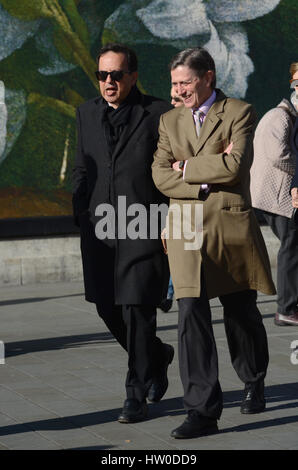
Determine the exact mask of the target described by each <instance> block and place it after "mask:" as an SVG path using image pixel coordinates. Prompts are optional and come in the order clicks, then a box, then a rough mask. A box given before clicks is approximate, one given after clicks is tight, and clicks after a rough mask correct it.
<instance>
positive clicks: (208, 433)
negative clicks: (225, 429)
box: [171, 426, 219, 439]
mask: <svg viewBox="0 0 298 470" xmlns="http://www.w3.org/2000/svg"><path fill="white" fill-rule="evenodd" d="M218 433H219V430H218V427H217V426H216V428H210V429H208V430H207V429H206V430H205V431H204V430H202V431H200V432H198V433H194V434H192V435H191V436H181V435H180V436H179V435H178V436H173V435H172V434H171V437H173V438H174V439H195V438H198V437H203V436H211V435H212V434H218Z"/></svg>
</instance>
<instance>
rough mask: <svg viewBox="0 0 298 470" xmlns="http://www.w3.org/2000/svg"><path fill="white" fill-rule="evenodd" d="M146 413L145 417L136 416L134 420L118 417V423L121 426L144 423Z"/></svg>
mask: <svg viewBox="0 0 298 470" xmlns="http://www.w3.org/2000/svg"><path fill="white" fill-rule="evenodd" d="M147 416H148V415H147V413H146V415H143V416H136V417H135V418H125V417H124V416H123V418H121V417H119V418H118V423H121V424H130V423H139V422H141V421H145V420H146V419H147Z"/></svg>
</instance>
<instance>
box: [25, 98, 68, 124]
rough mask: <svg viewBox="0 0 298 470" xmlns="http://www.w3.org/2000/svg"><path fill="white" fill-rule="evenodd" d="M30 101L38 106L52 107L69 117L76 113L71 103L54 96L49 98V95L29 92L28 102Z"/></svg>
mask: <svg viewBox="0 0 298 470" xmlns="http://www.w3.org/2000/svg"><path fill="white" fill-rule="evenodd" d="M32 103H35V104H37V105H38V106H42V107H49V108H52V109H54V110H55V111H58V112H59V113H60V114H64V115H65V116H68V117H71V118H75V115H76V110H75V108H74V107H73V106H72V105H70V104H67V103H65V102H64V101H61V100H57V99H55V98H50V97H49V96H42V95H40V94H38V93H30V94H29V96H28V104H32Z"/></svg>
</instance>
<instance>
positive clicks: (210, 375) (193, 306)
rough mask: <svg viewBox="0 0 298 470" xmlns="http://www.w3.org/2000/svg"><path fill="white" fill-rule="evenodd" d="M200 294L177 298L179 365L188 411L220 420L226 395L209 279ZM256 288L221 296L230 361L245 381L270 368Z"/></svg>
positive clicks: (259, 379) (251, 379)
mask: <svg viewBox="0 0 298 470" xmlns="http://www.w3.org/2000/svg"><path fill="white" fill-rule="evenodd" d="M201 291H202V293H201V297H199V298H182V299H179V300H178V305H179V320H178V352H179V367H180V376H181V380H182V385H183V389H184V406H185V408H186V410H191V409H195V410H197V411H198V412H199V413H200V414H201V415H202V416H207V417H210V418H215V419H219V418H220V415H221V412H222V408H223V399H222V391H221V387H220V384H219V381H218V357H217V350H216V344H215V340H214V334H213V328H212V323H211V310H210V305H209V301H208V298H207V295H206V289H205V287H204V283H203V285H202V289H201ZM256 299H257V293H256V291H253V290H246V291H242V292H237V293H233V294H229V295H224V296H221V297H220V302H221V303H222V305H223V307H224V325H225V331H226V335H227V341H228V346H229V351H230V355H231V360H232V364H233V367H234V369H235V370H236V372H237V374H238V376H239V378H240V379H241V380H242V381H243V382H244V383H249V382H250V383H253V382H255V383H256V382H258V381H261V380H263V379H264V377H265V375H266V371H267V367H268V360H269V355H268V344H267V335H266V331H265V328H264V325H263V321H262V317H261V314H260V312H259V310H258V308H257V305H256Z"/></svg>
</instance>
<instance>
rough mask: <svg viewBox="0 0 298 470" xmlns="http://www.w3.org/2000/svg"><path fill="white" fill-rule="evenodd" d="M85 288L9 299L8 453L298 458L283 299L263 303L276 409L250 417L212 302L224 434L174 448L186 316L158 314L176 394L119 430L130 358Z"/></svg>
mask: <svg viewBox="0 0 298 470" xmlns="http://www.w3.org/2000/svg"><path fill="white" fill-rule="evenodd" d="M82 292H83V287H82V284H81V283H59V284H53V283H51V284H39V285H30V286H22V287H16V288H15V287H7V288H2V289H0V319H1V321H0V325H1V327H0V340H1V341H3V342H4V344H5V352H6V358H5V364H0V449H3V450H4V449H25V450H29V449H34V450H38V449H43V450H50V449H53V450H54V449H97V450H123V449H124V450H135V449H142V450H144V449H151V450H169V451H175V450H179V449H180V450H186V449H189V450H203V449H205V450H216V449H218V450H219V449H225V450H235V449H237V450H239V449H263V450H264V449H276V450H282V449H284V450H285V449H298V439H297V424H298V384H297V376H298V375H297V374H298V364H297V365H295V364H292V363H291V361H290V354H291V350H290V344H291V342H292V341H294V340H298V328H296V327H276V326H275V325H274V324H273V316H274V312H275V297H268V296H264V295H259V299H258V302H259V307H260V310H261V312H262V314H263V318H264V323H265V326H266V329H267V333H268V338H269V348H270V354H271V358H270V367H269V370H268V376H267V380H266V385H267V388H266V397H267V409H266V411H265V412H264V413H261V414H259V415H247V416H245V415H241V414H240V412H239V405H240V402H241V399H242V393H243V392H242V390H243V385H242V383H241V382H240V380H239V379H238V377H237V376H236V374H235V372H234V370H233V368H232V366H231V363H230V358H229V353H228V349H227V343H226V338H225V334H224V327H223V322H222V309H221V307H220V305H219V303H218V302H217V301H212V312H213V323H214V331H215V337H216V340H217V346H218V354H219V366H220V380H221V384H222V388H223V391H224V411H223V414H222V419H221V420H220V422H219V427H220V431H221V432H220V433H219V434H217V435H214V436H208V437H204V438H200V439H191V440H183V441H179V440H174V439H172V438H171V437H170V436H169V433H170V431H171V430H172V429H173V428H175V427H176V426H177V425H179V424H180V423H181V422H182V421H183V419H184V411H183V407H182V402H181V395H182V387H181V383H180V378H179V371H178V361H177V307H176V304H175V305H174V306H173V308H172V310H171V312H169V313H167V314H165V313H162V312H160V311H159V313H158V334H159V336H160V337H161V338H162V339H163V340H164V341H166V342H168V343H170V344H172V345H173V346H174V347H175V350H176V354H175V358H174V361H173V364H172V366H171V367H170V369H169V380H170V386H169V389H168V391H167V393H166V395H165V398H164V399H163V400H162V402H160V403H159V404H150V405H149V412H150V417H149V419H148V420H147V421H146V422H143V423H137V424H131V425H125V424H119V423H118V422H117V416H118V413H119V412H120V410H121V407H122V403H123V400H124V385H123V383H124V377H125V373H126V357H125V354H124V352H123V351H122V349H121V348H120V347H119V346H118V345H117V343H116V342H115V341H114V339H113V338H112V337H111V335H110V334H109V332H107V330H106V328H105V326H104V324H103V323H102V322H101V320H100V319H99V318H98V316H97V314H96V311H95V308H94V306H93V305H92V304H89V303H87V302H85V300H84V298H83V295H82Z"/></svg>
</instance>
